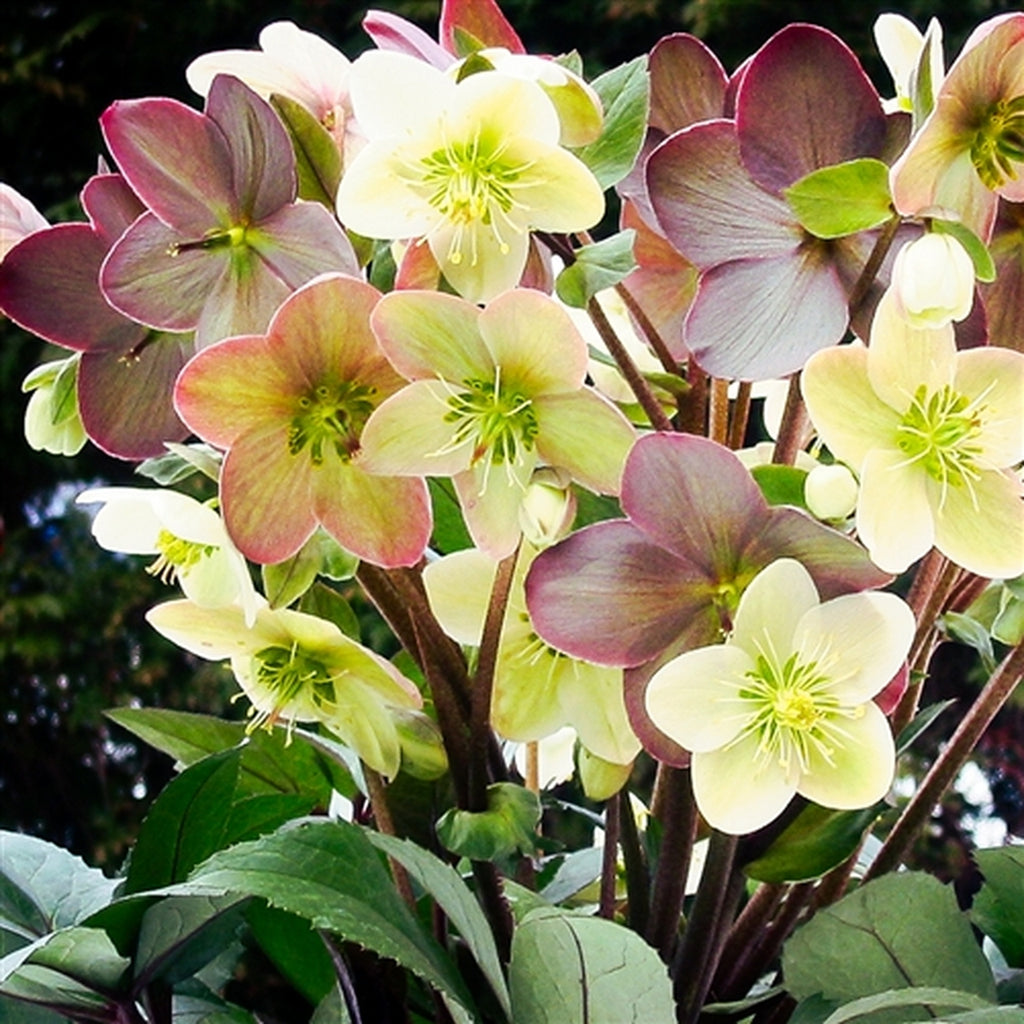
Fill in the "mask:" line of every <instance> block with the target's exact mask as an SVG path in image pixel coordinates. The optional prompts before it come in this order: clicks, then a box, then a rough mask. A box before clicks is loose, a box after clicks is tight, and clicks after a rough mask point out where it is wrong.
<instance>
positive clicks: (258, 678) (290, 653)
mask: <svg viewBox="0 0 1024 1024" xmlns="http://www.w3.org/2000/svg"><path fill="white" fill-rule="evenodd" d="M333 684H334V680H333V677H332V676H331V674H330V672H328V671H327V668H326V667H325V666H324V665H323V663H322V662H320V661H318V660H317V659H315V658H311V657H309V655H307V654H304V653H302V652H301V651H300V650H299V649H298V647H297V646H296V645H293V646H292V647H278V646H272V647H264V648H263V649H262V650H260V651H257V652H256V653H255V654H254V655H253V685H254V687H255V689H257V690H258V691H261V694H265V695H267V696H268V697H269V698H270V700H269V701H266V702H265V703H270V704H271V706H270V709H269V710H263V711H255V709H254V710H253V712H252V721H251V722H250V723H249V731H250V732H251V731H253V730H254V729H258V728H261V727H266V728H267V729H270V728H272V727H273V726H274V725H275V723H276V722H277V720H278V719H279V718H280V717H281V716H282V715H283V714H285V712H286V711H287V709H288V707H289V705H291V704H292V703H294V702H295V701H296V700H297V699H298V698H299V696H300V695H301V694H303V693H304V692H305V693H307V695H308V697H309V698H310V702H311V703H314V704H319V703H322V702H324V701H329V700H331V699H333V696H334V685H333Z"/></svg>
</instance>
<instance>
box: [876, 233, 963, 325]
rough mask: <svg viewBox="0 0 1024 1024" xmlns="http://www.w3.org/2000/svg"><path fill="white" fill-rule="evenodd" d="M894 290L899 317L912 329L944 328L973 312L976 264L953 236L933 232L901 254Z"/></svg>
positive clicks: (896, 267) (916, 240)
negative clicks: (952, 321)
mask: <svg viewBox="0 0 1024 1024" xmlns="http://www.w3.org/2000/svg"><path fill="white" fill-rule="evenodd" d="M892 288H893V294H894V296H895V298H896V308H897V310H898V312H899V314H900V315H901V316H902V317H903V318H904V319H905V320H906V321H907V322H908V323H909V324H910V325H911V326H912V327H915V328H919V329H920V328H938V327H944V326H945V325H946V324H948V323H949V322H950V321H951V320H957V321H959V320H963V319H964V318H965V317H966V316H967V314H968V313H970V311H971V306H972V305H973V304H974V264H973V263H972V261H971V257H970V256H969V255H968V254H967V250H966V249H965V248H964V247H963V246H962V245H961V244H960V243H959V242H958V241H957V240H956V239H955V238H954V237H953V236H952V235H946V234H940V233H937V232H931V233H929V234H927V235H922V236H921V237H920V238H918V239H915V240H914V241H913V242H909V243H908V244H907V245H905V246H904V247H903V248H902V249H901V250H900V251H899V253H898V254H897V256H896V262H895V264H894V265H893V271H892Z"/></svg>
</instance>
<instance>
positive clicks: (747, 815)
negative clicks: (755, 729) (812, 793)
mask: <svg viewBox="0 0 1024 1024" xmlns="http://www.w3.org/2000/svg"><path fill="white" fill-rule="evenodd" d="M759 742H760V741H759V738H758V736H757V734H756V733H752V734H751V735H749V736H745V737H744V738H743V739H741V740H738V741H737V742H736V743H734V744H732V745H731V746H729V747H724V748H721V749H719V750H711V751H708V752H707V753H703V754H694V755H693V762H692V768H691V771H692V776H693V795H694V799H695V800H696V801H697V809H698V810H699V811H700V813H701V814H702V815H703V816H704V819H705V820H706V821H707V823H708V824H709V825H710V826H711V827H712V828H715V829H718V831H719V832H727V833H729V834H730V835H745V834H746V833H748V832H756V831H757V830H758V829H759V828H763V827H764V826H765V825H767V824H769V822H772V821H774V820H775V819H776V818H777V817H778V816H779V815H780V814H781V813H782V812H783V811H784V810H785V809H786V805H787V804H788V803H789V802H790V800H792V799H793V796H794V795H795V794H796V784H795V782H794V781H793V780H791V779H788V778H787V777H786V770H785V769H784V768H783V767H782V766H781V765H780V764H779V762H778V761H777V760H776V759H775V758H770V757H764V756H763V755H760V752H759V747H758V744H759Z"/></svg>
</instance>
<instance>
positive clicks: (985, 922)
mask: <svg viewBox="0 0 1024 1024" xmlns="http://www.w3.org/2000/svg"><path fill="white" fill-rule="evenodd" d="M974 859H975V861H976V862H977V864H978V868H979V869H980V871H981V873H982V875H983V876H984V878H985V881H984V882H983V884H982V886H981V891H980V892H979V893H978V894H977V895H976V896H975V897H974V904H973V905H972V907H971V920H972V921H973V922H974V923H975V924H976V925H977V926H978V927H979V928H980V929H981V930H982V931H983V932H984V933H985V934H986V935H987V936H988V937H989V938H990V939H991V940H992V941H993V942H994V943H995V944H996V945H997V946H998V947H999V952H1000V953H1002V954H1003V956H1004V958H1005V959H1006V962H1007V964H1009V966H1010V967H1024V849H1022V848H1021V847H1019V846H1018V847H1014V846H1006V847H1001V848H998V849H993V850H978V851H977V852H976V853H975V855H974Z"/></svg>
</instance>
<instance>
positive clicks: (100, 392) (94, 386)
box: [78, 335, 193, 459]
mask: <svg viewBox="0 0 1024 1024" xmlns="http://www.w3.org/2000/svg"><path fill="white" fill-rule="evenodd" d="M192 350H193V344H192V340H191V339H190V338H187V337H180V336H179V337H174V336H172V335H157V336H155V337H153V338H151V339H148V340H147V343H146V344H145V345H141V346H139V348H138V351H137V354H136V355H134V356H132V357H130V358H129V357H126V356H124V355H122V354H119V353H116V352H96V353H92V352H87V353H85V355H84V356H82V362H81V364H80V365H79V368H78V410H79V414H80V415H81V417H82V425H83V426H84V427H85V432H86V433H87V434H88V435H89V437H90V439H91V440H92V441H93V442H94V443H95V444H96V445H97V446H98V447H100V448H102V449H103V450H104V451H105V452H107V453H108V454H110V455H115V456H117V457H118V458H122V459H146V458H149V457H150V456H153V455H162V454H164V452H165V451H166V449H165V448H164V442H165V441H183V440H184V439H185V438H186V437H187V436H188V434H189V431H188V428H187V427H186V426H185V425H184V424H183V423H182V422H181V420H180V419H179V418H178V415H177V413H175V411H174V405H173V402H172V393H173V390H174V380H175V378H176V377H177V375H178V373H179V371H180V370H181V368H182V367H183V366H184V365H185V362H186V361H187V359H188V357H189V356H190V355H191V354H192Z"/></svg>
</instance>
